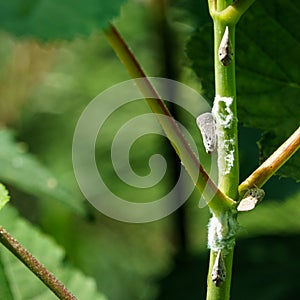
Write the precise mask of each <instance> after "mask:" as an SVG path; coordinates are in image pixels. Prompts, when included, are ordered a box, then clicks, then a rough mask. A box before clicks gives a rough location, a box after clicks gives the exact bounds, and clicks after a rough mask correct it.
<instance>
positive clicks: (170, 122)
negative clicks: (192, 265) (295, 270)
mask: <svg viewBox="0 0 300 300" xmlns="http://www.w3.org/2000/svg"><path fill="white" fill-rule="evenodd" d="M105 36H106V38H107V40H108V41H109V43H110V45H111V47H112V48H113V50H114V51H115V52H116V54H117V55H118V57H119V58H120V60H121V61H122V63H123V64H124V65H125V67H126V68H127V70H128V72H129V74H130V75H131V77H132V78H143V80H138V81H136V82H137V85H138V88H139V89H140V91H141V92H142V94H144V95H149V93H150V95H151V98H149V96H148V98H146V101H147V103H148V105H149V107H150V108H151V110H152V111H153V113H155V114H156V117H157V119H158V121H159V123H160V124H161V126H162V128H163V130H164V131H165V133H166V135H167V137H168V138H169V140H170V142H171V144H172V146H173V147H174V149H175V150H176V152H177V154H178V156H179V158H180V159H181V161H182V163H183V165H184V166H185V168H186V170H187V171H188V173H189V175H190V176H191V178H192V180H193V181H194V183H195V185H196V187H197V188H198V189H199V190H200V192H202V193H203V196H204V198H205V199H209V200H210V201H209V203H208V205H209V207H210V208H211V209H212V210H214V211H215V212H216V214H218V213H219V212H220V211H222V210H226V209H229V208H231V207H232V206H233V205H234V204H235V202H234V201H233V200H232V199H230V198H229V197H227V196H225V194H224V193H222V192H221V191H220V190H219V189H218V187H217V186H216V185H215V183H214V182H213V181H212V180H211V179H210V178H209V176H208V174H207V173H206V171H205V170H204V168H203V167H202V165H201V164H200V162H199V160H198V158H197V157H196V156H195V154H194V152H193V151H192V149H191V148H190V146H189V144H188V142H187V141H186V139H185V138H184V136H183V134H182V132H181V131H180V129H179V127H178V125H177V124H176V122H175V120H174V118H173V117H172V116H171V114H170V112H169V110H168V108H167V107H166V105H165V104H164V102H163V101H162V99H161V98H160V96H159V95H158V93H157V92H156V90H155V88H154V87H153V86H152V84H151V83H150V81H149V80H148V79H147V77H146V75H145V73H144V71H143V70H142V68H141V66H140V65H139V63H138V61H137V60H136V58H135V56H134V55H133V53H132V52H131V51H130V49H129V47H128V46H127V44H126V43H125V41H124V40H123V39H122V37H121V35H120V34H119V32H118V31H117V29H116V28H115V27H114V26H113V25H110V26H109V28H108V29H107V30H106V31H105ZM165 116H167V117H168V118H165Z"/></svg>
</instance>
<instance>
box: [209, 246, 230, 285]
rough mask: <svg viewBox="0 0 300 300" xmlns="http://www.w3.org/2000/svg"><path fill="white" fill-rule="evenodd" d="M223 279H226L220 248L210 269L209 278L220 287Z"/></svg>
mask: <svg viewBox="0 0 300 300" xmlns="http://www.w3.org/2000/svg"><path fill="white" fill-rule="evenodd" d="M225 279H226V268H225V263H224V260H223V257H222V252H221V250H219V251H218V254H217V256H216V260H215V263H214V265H213V268H212V271H211V280H212V281H213V283H214V284H215V286H216V287H220V286H222V284H223V282H225Z"/></svg>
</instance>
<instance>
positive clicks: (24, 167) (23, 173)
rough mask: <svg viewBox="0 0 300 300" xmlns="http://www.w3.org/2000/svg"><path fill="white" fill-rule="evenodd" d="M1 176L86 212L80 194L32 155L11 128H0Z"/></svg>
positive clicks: (31, 192)
mask: <svg viewBox="0 0 300 300" xmlns="http://www.w3.org/2000/svg"><path fill="white" fill-rule="evenodd" d="M0 145H1V147H0V166H1V168H0V179H1V180H2V181H3V182H5V183H7V184H11V185H13V186H14V187H16V188H19V189H20V190H22V191H24V192H27V193H29V194H31V195H34V196H36V197H38V198H40V197H41V196H46V197H48V198H51V199H55V200H57V201H59V202H61V203H63V204H64V205H67V206H68V207H70V208H71V209H73V210H74V211H75V212H76V213H79V214H83V213H84V208H83V203H82V202H81V201H80V199H79V197H78V196H77V195H74V193H73V192H71V191H69V190H67V189H66V188H65V187H64V186H62V185H61V184H60V183H59V181H58V180H57V179H56V178H55V176H54V175H53V174H52V173H51V172H50V171H49V170H48V169H47V168H46V167H45V166H43V165H42V164H41V163H40V162H39V161H38V160H37V159H36V158H35V157H34V156H33V155H32V154H30V153H28V152H27V151H26V147H25V145H24V143H23V144H22V143H17V142H16V141H15V140H14V137H13V133H12V132H11V131H10V130H7V129H3V130H0Z"/></svg>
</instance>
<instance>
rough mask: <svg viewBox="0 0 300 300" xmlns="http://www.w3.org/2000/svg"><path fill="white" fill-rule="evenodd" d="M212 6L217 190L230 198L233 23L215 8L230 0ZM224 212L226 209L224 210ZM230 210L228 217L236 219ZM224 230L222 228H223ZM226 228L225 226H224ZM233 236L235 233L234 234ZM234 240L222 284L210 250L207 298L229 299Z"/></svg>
mask: <svg viewBox="0 0 300 300" xmlns="http://www.w3.org/2000/svg"><path fill="white" fill-rule="evenodd" d="M210 4H212V6H211V7H213V8H214V9H215V12H216V14H215V15H212V17H213V23H214V65H215V94H216V98H215V101H214V107H213V113H214V116H215V118H216V126H217V135H218V168H219V183H218V186H219V188H220V190H221V191H222V192H223V193H224V194H226V195H227V196H229V197H230V198H232V199H236V198H237V196H238V183H239V164H238V161H239V160H238V133H237V105H236V82H235V24H232V23H231V24H230V22H229V21H228V22H226V21H225V20H224V19H222V18H219V17H218V16H219V14H218V12H220V11H222V10H224V9H226V8H227V7H228V5H230V4H232V1H231V0H218V1H217V0H215V2H213V1H211V2H210ZM226 26H228V29H229V38H230V42H231V46H232V52H233V56H232V61H231V63H230V64H229V65H227V66H224V65H223V64H222V63H221V61H220V60H219V46H220V43H221V40H222V38H223V35H224V32H225V29H226ZM224 213H225V212H224ZM233 214H234V213H233V212H229V218H232V219H235V216H234V215H233ZM222 230H223V229H222ZM224 230H225V229H224ZM233 239H234V237H233ZM233 245H234V242H233V244H232V245H231V246H230V247H228V248H227V249H226V251H222V252H223V254H224V255H223V259H224V263H225V266H226V278H225V281H224V282H223V284H222V285H221V286H216V285H215V284H214V282H213V281H212V277H211V274H212V270H213V265H214V263H215V260H216V256H217V252H216V251H213V250H211V253H210V262H209V272H208V278H207V300H227V299H230V286H231V276H232V263H233V252H234V246H233Z"/></svg>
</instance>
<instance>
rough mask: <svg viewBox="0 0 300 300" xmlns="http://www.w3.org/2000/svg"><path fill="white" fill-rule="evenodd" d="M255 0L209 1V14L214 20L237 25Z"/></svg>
mask: <svg viewBox="0 0 300 300" xmlns="http://www.w3.org/2000/svg"><path fill="white" fill-rule="evenodd" d="M254 2H255V0H236V1H234V2H233V3H232V1H231V0H227V1H226V0H223V1H218V0H208V6H209V12H210V15H211V16H212V18H213V19H215V18H217V19H219V20H220V21H223V22H225V23H227V24H231V25H235V24H237V22H238V21H239V19H240V18H241V16H242V15H243V14H244V13H245V12H246V11H247V10H248V9H249V7H250V6H251V5H252V4H253V3H254Z"/></svg>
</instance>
